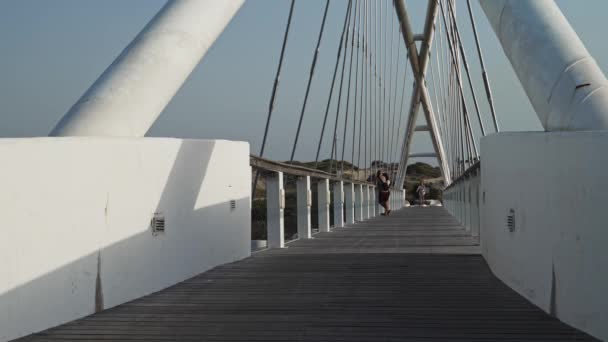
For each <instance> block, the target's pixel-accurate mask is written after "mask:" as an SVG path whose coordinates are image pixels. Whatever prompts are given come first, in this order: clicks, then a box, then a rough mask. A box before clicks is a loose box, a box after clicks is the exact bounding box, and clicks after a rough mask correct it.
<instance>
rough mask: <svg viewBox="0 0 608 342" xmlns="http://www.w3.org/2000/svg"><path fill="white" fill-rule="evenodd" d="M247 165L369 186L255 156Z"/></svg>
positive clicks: (250, 158)
mask: <svg viewBox="0 0 608 342" xmlns="http://www.w3.org/2000/svg"><path fill="white" fill-rule="evenodd" d="M249 164H250V165H251V167H253V168H256V169H259V170H265V171H274V172H283V173H287V174H290V175H293V176H310V177H314V178H322V179H329V180H331V181H348V182H349V183H353V184H371V183H368V182H361V181H356V180H352V179H348V178H345V177H339V176H338V175H336V174H333V173H329V172H325V171H321V170H317V169H311V168H308V167H306V166H300V165H295V164H290V163H283V162H278V161H274V160H270V159H266V158H261V157H258V156H255V155H251V156H250V157H249Z"/></svg>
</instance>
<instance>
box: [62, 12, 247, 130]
mask: <svg viewBox="0 0 608 342" xmlns="http://www.w3.org/2000/svg"><path fill="white" fill-rule="evenodd" d="M243 3H244V0H221V1H218V0H170V1H169V2H167V4H166V5H165V6H164V7H163V8H162V9H161V10H160V11H159V12H158V14H157V15H156V16H155V17H154V18H153V19H152V20H151V21H150V22H149V23H148V25H146V27H145V28H144V29H143V30H142V31H141V32H140V33H139V35H138V36H137V37H136V38H135V39H134V40H133V42H131V43H130V44H129V46H127V47H126V48H125V50H124V51H123V52H122V53H121V54H120V56H119V57H118V58H117V59H116V60H115V61H114V63H112V65H110V66H109V67H108V68H107V69H106V71H105V72H104V73H103V74H102V75H101V76H100V77H99V79H98V80H97V81H96V82H95V83H94V84H93V85H92V86H91V87H90V88H89V89H88V90H87V91H86V93H85V94H84V95H83V96H82V97H81V98H80V99H79V100H78V102H76V104H74V106H73V107H72V108H71V109H70V110H69V111H68V112H67V114H65V116H64V117H63V118H62V119H61V120H60V121H59V123H58V124H57V126H56V127H55V128H54V129H53V131H52V132H51V135H52V136H127V137H142V136H144V135H145V134H146V132H147V131H148V129H149V128H150V127H151V126H152V125H153V124H154V121H156V119H157V118H158V116H159V115H160V114H161V112H162V111H163V110H164V109H165V107H166V106H167V104H168V103H169V101H171V99H172V98H173V96H174V95H175V93H177V91H178V90H179V88H180V87H181V86H182V84H183V83H184V82H185V81H186V79H187V78H188V76H189V75H190V74H191V73H192V71H193V70H194V68H195V67H196V66H197V65H198V63H199V62H200V61H201V59H202V58H203V57H204V56H205V54H206V52H207V50H208V49H209V48H210V47H211V45H212V44H213V43H214V42H215V40H216V39H217V38H218V37H219V35H220V34H221V33H222V32H223V31H224V29H225V28H226V26H227V25H228V23H229V22H230V20H231V19H232V18H233V17H234V15H235V14H236V13H237V11H238V10H239V8H240V7H241V6H242V5H243Z"/></svg>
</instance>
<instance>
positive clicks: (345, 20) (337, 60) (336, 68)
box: [314, 0, 352, 169]
mask: <svg viewBox="0 0 608 342" xmlns="http://www.w3.org/2000/svg"><path fill="white" fill-rule="evenodd" d="M351 4H352V0H348V5H347V7H346V15H345V16H344V26H343V27H342V34H341V35H340V41H339V43H338V45H339V46H338V53H337V57H336V65H335V66H334V74H333V76H332V79H331V86H330V87H329V98H328V100H327V107H326V108H325V116H324V118H323V126H322V127H321V136H320V137H319V145H318V147H317V155H316V157H315V167H314V168H315V169H316V168H317V166H318V163H319V154H320V153H321V145H322V144H323V136H324V135H325V126H326V124H327V117H328V116H329V109H330V107H331V102H332V99H333V94H334V88H335V85H336V78H337V76H338V68H339V67H340V58H341V57H342V47H343V43H344V40H345V39H346V36H345V35H346V28H347V25H348V21H349V16H350V11H351ZM332 154H333V150H332ZM330 159H331V156H330Z"/></svg>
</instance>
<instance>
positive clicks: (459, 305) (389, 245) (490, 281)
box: [23, 207, 594, 341]
mask: <svg viewBox="0 0 608 342" xmlns="http://www.w3.org/2000/svg"><path fill="white" fill-rule="evenodd" d="M416 251H423V253H418V254H416ZM431 253H437V254H431ZM446 253H451V254H446ZM58 340H62V341H82V340H87V341H125V340H136V341H178V340H179V341H571V340H576V341H594V339H593V338H591V337H590V336H588V335H586V334H583V333H581V332H579V331H577V330H575V329H573V328H571V327H569V326H567V325H565V324H563V323H561V322H559V321H558V320H557V319H555V318H553V317H550V316H549V315H547V314H546V313H544V312H543V311H541V310H540V309H538V308H537V307H535V306H534V305H532V304H530V303H529V302H528V301H527V300H525V299H524V298H523V297H521V296H520V295H518V294H517V293H516V292H514V291H513V290H511V289H510V288H508V287H507V286H506V285H504V284H503V283H502V282H501V281H500V280H498V279H497V278H496V277H495V276H494V275H493V274H492V272H491V271H490V269H489V268H488V266H487V264H486V263H485V261H484V259H483V258H482V257H481V256H480V255H479V246H478V241H477V240H476V239H472V238H470V237H469V235H468V232H467V231H466V229H464V227H462V226H460V225H459V224H458V223H457V222H456V220H455V219H454V218H453V217H451V216H450V215H448V214H447V212H445V211H444V210H443V209H442V208H432V207H429V208H409V209H404V210H401V211H398V212H395V213H394V215H392V216H390V217H378V218H375V219H373V220H370V221H367V222H363V223H357V224H355V225H352V226H349V227H346V228H341V229H336V230H334V231H333V232H331V233H321V234H317V235H315V238H314V239H313V240H310V241H296V242H294V243H292V244H290V245H289V248H286V249H283V250H273V251H268V252H262V253H257V254H255V255H254V256H253V257H251V258H248V259H245V260H242V261H239V262H236V263H232V264H228V265H224V266H221V267H217V268H215V269H213V270H211V271H209V272H206V273H203V274H201V275H199V276H196V277H194V278H192V279H189V280H187V281H185V282H183V283H181V284H178V285H176V286H173V287H171V288H169V289H166V290H164V291H160V292H158V293H155V294H152V295H150V296H147V297H144V298H141V299H139V300H135V301H133V302H130V303H126V304H124V305H120V306H118V307H116V308H113V309H110V310H107V311H104V312H101V313H99V314H96V315H93V316H90V317H87V318H84V319H81V320H77V321H74V322H71V323H69V324H66V325H63V326H60V327H57V328H54V329H50V330H48V331H45V332H42V333H39V334H35V335H32V336H30V337H28V338H24V339H23V341H58Z"/></svg>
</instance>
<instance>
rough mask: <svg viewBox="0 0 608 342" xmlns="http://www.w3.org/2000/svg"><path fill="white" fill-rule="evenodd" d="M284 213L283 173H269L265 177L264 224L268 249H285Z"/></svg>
mask: <svg viewBox="0 0 608 342" xmlns="http://www.w3.org/2000/svg"><path fill="white" fill-rule="evenodd" d="M284 211H285V189H284V187H283V172H272V173H270V172H269V173H268V176H267V177H266V224H267V232H268V247H269V248H284V247H285V220H284Z"/></svg>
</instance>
